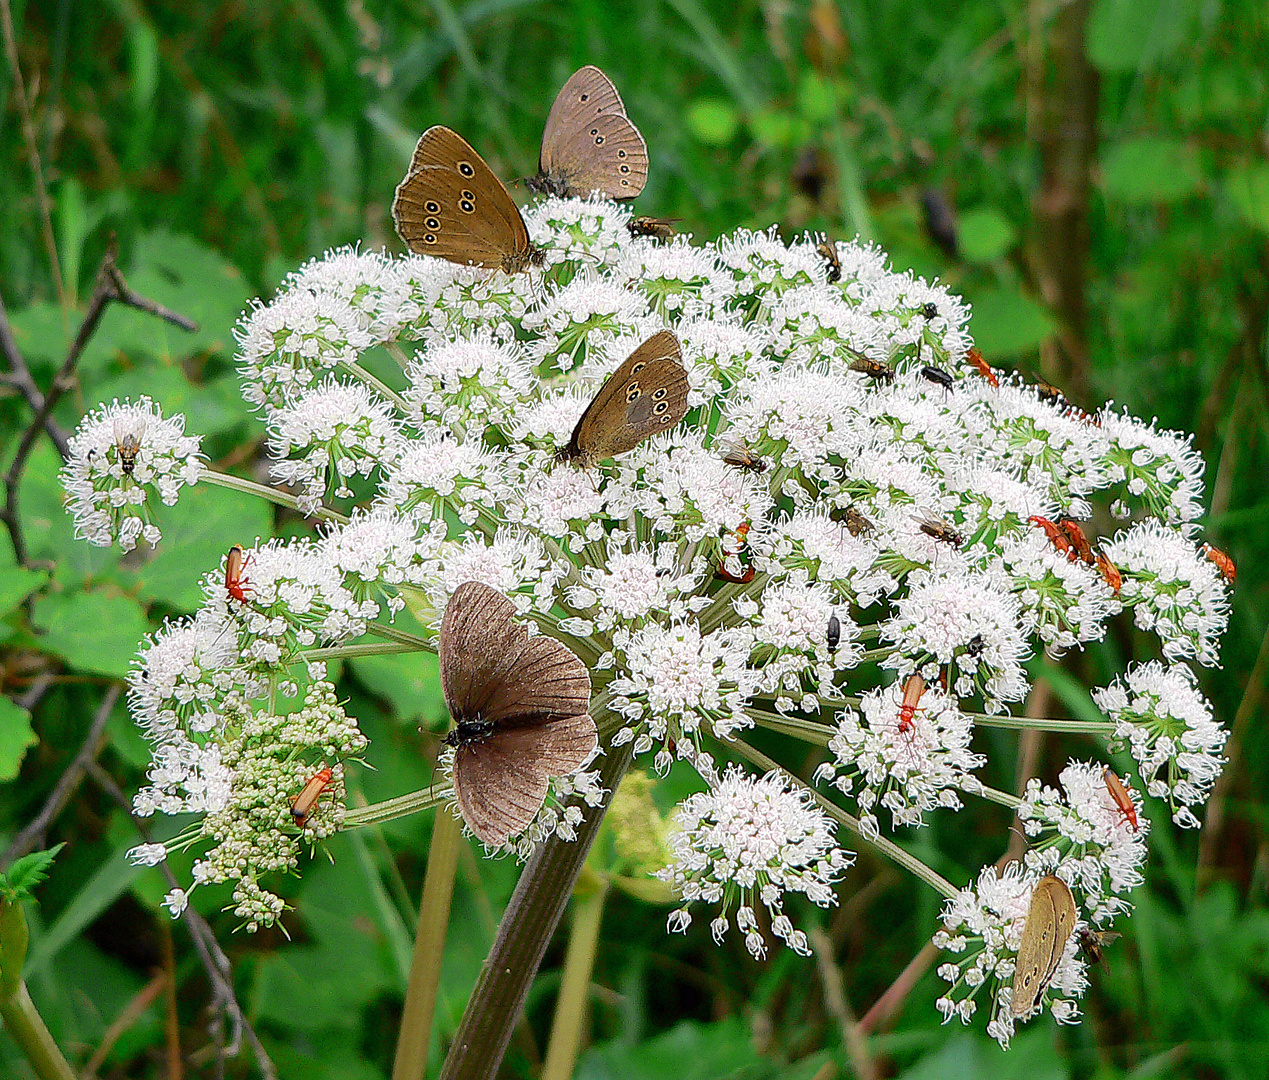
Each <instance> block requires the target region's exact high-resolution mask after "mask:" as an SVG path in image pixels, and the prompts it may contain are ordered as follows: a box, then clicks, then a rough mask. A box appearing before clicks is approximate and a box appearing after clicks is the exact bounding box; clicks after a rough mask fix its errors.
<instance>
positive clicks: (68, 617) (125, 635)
mask: <svg viewBox="0 0 1269 1080" xmlns="http://www.w3.org/2000/svg"><path fill="white" fill-rule="evenodd" d="M31 622H32V623H33V624H34V625H35V626H36V627H37V628H38V629H39V630H41V631H43V632H42V634H41V635H40V637H39V638H38V639H37V640H38V643H39V647H40V648H41V649H43V650H44V651H45V652H50V653H54V654H56V655H58V656H60V657H62V658H63V659H64V660H65V661H66V662H67V663H68V664H69V665H70V666H71V667H75V668H78V669H80V670H81V671H100V672H104V673H105V674H107V675H113V676H115V677H116V678H123V677H124V676H126V675H127V674H128V671H129V669H130V666H131V661H132V658H133V657H134V656H135V655H136V652H137V646H138V645H139V644H140V642H141V638H142V637H143V636H144V635H145V634H146V633H148V632H149V630H150V623H149V621H148V620H147V619H146V617H145V613H144V612H143V611H142V610H141V606H140V605H139V604H138V603H137V602H136V601H135V600H133V599H131V598H129V597H126V596H108V595H106V594H104V593H101V592H81V593H73V594H70V595H67V594H64V593H63V594H58V595H55V596H44V597H41V598H40V599H39V600H37V601H36V602H35V606H34V607H33V609H32V611H31Z"/></svg>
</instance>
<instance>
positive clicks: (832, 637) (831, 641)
mask: <svg viewBox="0 0 1269 1080" xmlns="http://www.w3.org/2000/svg"><path fill="white" fill-rule="evenodd" d="M827 637H828V651H829V652H836V651H837V643H838V642H839V641H841V640H842V624H841V622H840V621H838V618H837V616H836V615H830V616H829V617H828V635H827Z"/></svg>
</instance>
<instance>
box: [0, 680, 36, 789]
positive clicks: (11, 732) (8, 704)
mask: <svg viewBox="0 0 1269 1080" xmlns="http://www.w3.org/2000/svg"><path fill="white" fill-rule="evenodd" d="M39 741H40V739H39V736H38V735H36V734H35V732H34V731H32V730H31V714H30V713H29V712H27V710H26V709H24V708H22V706H21V705H19V704H17V703H16V702H15V701H14V700H13V699H12V698H8V697H5V696H3V695H0V782H3V781H7V780H12V779H14V777H16V776H17V775H18V770H19V769H20V768H21V767H22V759H23V758H24V757H26V752H27V748H28V747H31V746H34V745H35V744H36V743H38V742H39Z"/></svg>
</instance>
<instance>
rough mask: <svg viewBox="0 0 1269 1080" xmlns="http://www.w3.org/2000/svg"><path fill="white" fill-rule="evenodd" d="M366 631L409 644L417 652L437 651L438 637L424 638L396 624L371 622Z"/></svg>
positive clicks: (400, 643)
mask: <svg viewBox="0 0 1269 1080" xmlns="http://www.w3.org/2000/svg"><path fill="white" fill-rule="evenodd" d="M366 633H368V634H377V635H378V636H379V637H385V638H387V639H388V640H389V641H395V642H397V643H398V644H399V645H408V646H409V647H410V648H411V649H413V650H414V651H415V652H430V653H434V652H436V638H423V637H419V636H418V634H411V633H409V632H408V631H405V630H398V629H397V628H396V627H395V626H390V625H388V623H377V622H376V623H371V624H370V625H369V626H367V627H366Z"/></svg>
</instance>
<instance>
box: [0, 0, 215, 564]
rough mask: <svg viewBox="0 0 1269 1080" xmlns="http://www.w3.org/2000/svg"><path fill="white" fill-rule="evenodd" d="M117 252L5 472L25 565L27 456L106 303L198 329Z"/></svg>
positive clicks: (110, 251) (8, 512) (5, 518)
mask: <svg viewBox="0 0 1269 1080" xmlns="http://www.w3.org/2000/svg"><path fill="white" fill-rule="evenodd" d="M5 2H6V0H0V4H3V3H5ZM117 255H118V249H117V247H116V245H115V243H114V241H113V240H112V241H111V243H110V245H109V246H108V247H107V248H106V254H105V256H104V257H103V258H102V260H101V267H100V269H98V271H97V283H96V285H95V286H94V287H93V295H92V299H91V300H90V301H89V302H88V310H87V311H86V312H85V313H84V321H83V322H82V323H80V326H79V333H77V334H76V335H75V340H74V341H73V342H71V347H70V350H69V351H68V352H67V354H66V359H65V360H64V361H62V366H61V369H60V370H59V371H58V373H57V374H56V375H55V376H54V377H53V385H52V386H50V387H49V390H48V393H47V394H46V395H45V397H44V401H43V403H42V404H41V405H40V407H39V408H38V409H36V410H35V419H34V420H33V421H32V422H31V425H30V427H28V428H27V429H26V431H25V432H24V433H23V435H22V439H21V440H20V441H19V443H18V448H17V450H16V451H15V452H14V455H13V461H12V462H10V464H9V471H8V473H6V474H5V478H4V486H5V503H4V509H3V510H0V522H3V523H4V526H5V528H6V529H8V530H9V537H10V539H11V540H12V541H13V554H14V557H15V558H16V559H17V561H18V563H19V564H20V565H22V566H25V565H26V542H25V541H24V540H23V538H22V526H21V523H20V522H19V521H18V485H19V483H20V482H21V480H22V472H23V470H24V469H25V468H26V462H27V458H29V457H30V455H31V448H32V447H33V446H34V445H35V440H36V438H37V437H38V435H39V433H40V431H42V430H43V429H44V425H45V422H46V421H47V420H48V418H49V416H50V415H52V412H53V409H54V408H55V407H56V405H57V403H58V401H60V400H61V397H62V395H63V394H64V393H66V391H67V390H69V389H71V387H73V386H74V385H75V368H76V367H77V366H78V364H79V357H80V355H81V354H82V353H83V351H84V347H85V346H86V345H87V344H88V341H89V339H90V338H91V337H92V336H93V334H94V333H96V331H97V326H98V324H99V323H100V322H101V317H102V315H103V314H104V313H105V310H106V305H107V304H109V303H110V301H112V300H114V301H116V302H118V303H121V304H126V305H127V306H128V307H134V308H137V309H138V310H139V311H144V312H146V313H148V314H150V315H154V316H157V317H158V318H160V319H164V320H166V321H167V322H170V323H174V324H175V325H176V326H179V327H181V328H182V329H184V330H189V331H194V330H197V329H198V324H197V323H196V322H193V321H192V320H190V319H187V318H186V317H185V316H184V315H181V314H179V313H177V312H175V311H172V310H171V308H167V307H164V306H163V305H162V304H160V303H158V302H157V301H154V300H150V299H149V298H147V297H144V296H142V295H141V294H140V293H137V292H134V291H133V290H132V289H131V288H130V287H129V286H128V283H127V282H126V281H125V280H124V278H123V274H122V273H121V272H120V271H119V268H118V266H116V265H115V259H116V257H117Z"/></svg>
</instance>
